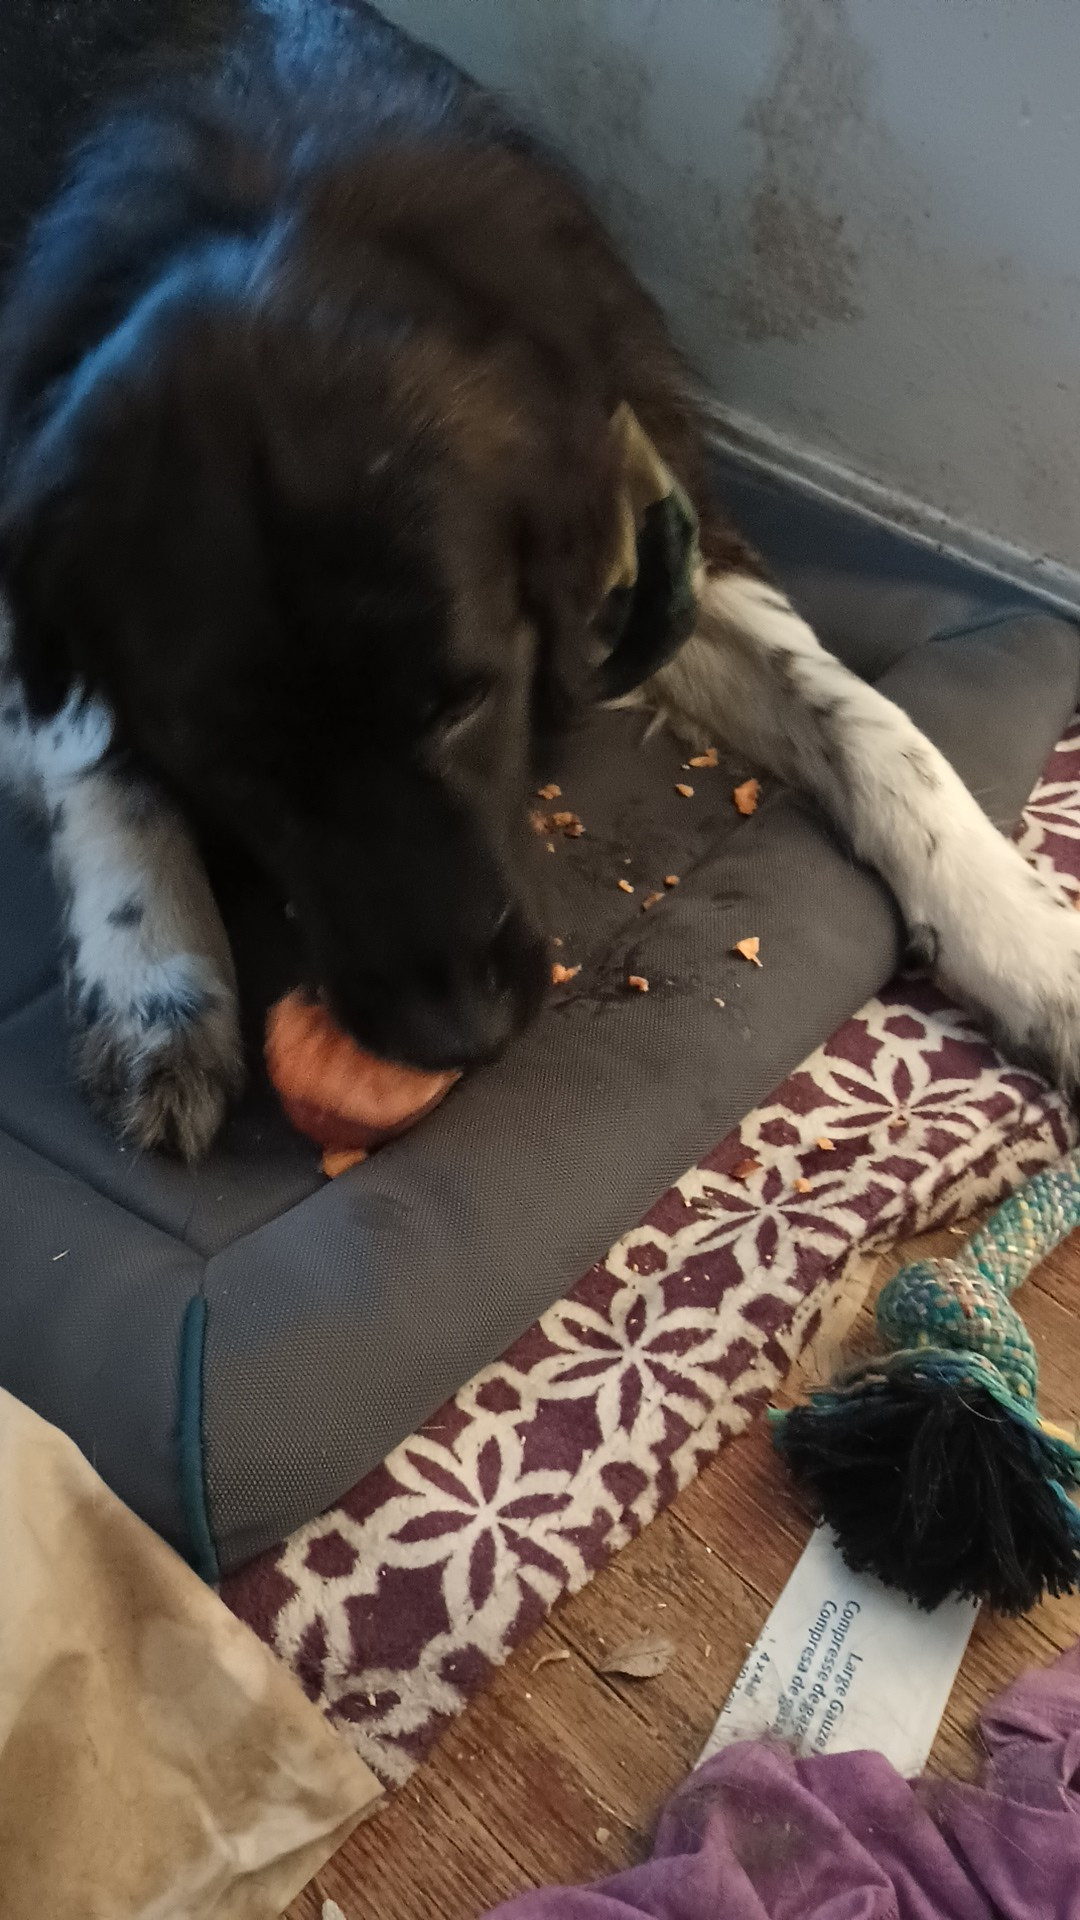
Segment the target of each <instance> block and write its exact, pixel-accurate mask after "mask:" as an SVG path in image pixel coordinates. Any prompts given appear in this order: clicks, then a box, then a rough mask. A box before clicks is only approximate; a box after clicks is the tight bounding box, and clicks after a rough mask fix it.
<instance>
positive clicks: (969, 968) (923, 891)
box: [644, 573, 1080, 1088]
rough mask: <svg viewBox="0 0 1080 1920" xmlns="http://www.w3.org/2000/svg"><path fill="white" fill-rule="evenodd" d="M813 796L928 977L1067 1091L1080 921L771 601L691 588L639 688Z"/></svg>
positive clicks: (736, 578)
mask: <svg viewBox="0 0 1080 1920" xmlns="http://www.w3.org/2000/svg"><path fill="white" fill-rule="evenodd" d="M644 698H645V700H646V702H647V704H648V705H650V706H652V707H654V708H655V709H656V710H657V711H658V712H659V713H661V714H662V715H663V716H664V717H665V718H666V719H667V720H668V721H669V722H670V724H671V725H672V726H673V727H674V728H675V729H676V730H677V731H678V732H680V733H681V734H683V735H684V736H685V737H687V738H689V739H693V740H694V741H695V742H697V743H705V742H706V741H712V740H720V739H722V740H726V741H728V742H729V743H730V744H732V745H734V746H736V747H738V748H739V749H740V750H741V751H743V752H745V753H746V754H748V755H749V756H751V757H752V758H753V759H755V760H756V761H758V762H759V763H760V764H761V765H762V766H764V767H766V768H768V769H770V770H771V771H772V772H774V773H776V774H778V775H779V776H780V777H781V778H782V779H784V780H787V781H789V782H791V784H792V785H794V786H797V787H801V788H802V789H803V790H804V791H806V792H809V793H811V794H813V795H814V796H815V797H816V798H817V799H818V800H819V801H820V802H821V804H822V805H823V806H824V807H825V808H826V809H827V811H828V813H829V814H830V815H831V817H832V818H833V820H835V821H836V823H837V824H838V825H839V826H840V827H841V828H842V829H843V830H844V832H845V833H846V835H847V837H848V839H849V840H850V842H851V845H852V846H853V848H854V850H855V852H856V853H857V854H858V855H859V856H860V858H861V859H863V860H865V861H867V862H868V863H869V864H870V865H871V866H874V867H876V868H877V870H878V872H879V873H880V874H881V875H882V876H883V878H884V879H885V880H886V881H887V882H888V884H889V886H890V887H891V888H892V890H893V892H894V894H895V895H896V898H897V900H898V902H899V904H900V908H901V911H902V913H903V915H904V918H905V920H906V922H907V926H908V929H909V931H910V933H911V935H912V939H913V944H915V945H916V946H917V947H918V948H919V949H920V950H921V951H923V952H924V953H925V954H926V955H927V956H928V957H929V958H931V959H932V961H933V964H934V967H935V971H936V974H937V977H938V978H939V979H940V981H941V982H942V984H943V985H944V986H945V987H947V988H948V990H949V991H950V992H952V993H954V994H955V995H956V996H957V997H958V998H959V999H960V1000H962V1001H963V1002H965V1003H966V1004H967V1005H969V1006H971V1007H972V1008H974V1009H976V1010H977V1011H978V1012H980V1013H981V1014H982V1015H983V1016H984V1017H985V1018H986V1020H987V1021H988V1023H989V1025H990V1027H991V1029H992V1031H993V1032H994V1034H995V1036H996V1037H997V1038H998V1039H1000V1041H1001V1044H1002V1046H1003V1047H1004V1048H1005V1050H1006V1051H1008V1052H1010V1053H1012V1054H1014V1055H1018V1056H1019V1057H1021V1058H1027V1059H1032V1060H1035V1061H1037V1062H1038V1063H1039V1064H1040V1065H1041V1066H1042V1067H1043V1068H1045V1069H1046V1070H1047V1071H1048V1072H1049V1073H1050V1074H1051V1075H1052V1076H1053V1078H1054V1079H1055V1080H1056V1081H1057V1082H1058V1083H1059V1084H1061V1085H1062V1086H1065V1087H1068V1088H1075V1087H1076V1086H1077V1085H1078V1083H1080V915H1078V914H1075V913H1072V912H1069V911H1067V910H1065V909H1064V908H1063V906H1062V904H1061V902H1060V901H1059V900H1058V899H1057V898H1055V896H1054V894H1053V893H1052V892H1051V890H1050V889H1049V888H1048V887H1047V886H1046V885H1045V883H1044V882H1043V881H1042V880H1041V879H1040V878H1039V877H1038V876H1037V875H1036V874H1035V873H1033V872H1032V870H1031V869H1030V868H1029V867H1028V866H1027V865H1026V864H1025V862H1024V860H1023V859H1022V857H1021V855H1020V854H1019V853H1018V852H1017V850H1016V848H1015V847H1014V846H1012V845H1011V843H1010V842H1009V841H1008V840H1006V839H1005V838H1004V837H1003V835H1002V834H1000V833H999V832H998V831H997V829H996V828H995V827H994V826H993V825H992V824H991V822H990V821H989V820H988V819H987V817H986V815H985V814H984V813H983V811H982V809H981V808H980V807H979V806H978V804H977V802H976V801H975V800H974V799H973V798H972V796H971V794H970V793H969V792H968V790H967V788H966V787H965V786H964V784H963V782H962V781H961V780H960V779H959V777H958V776H957V774H955V773H954V772H953V770H952V768H951V767H950V766H949V764H948V762H947V761H946V760H945V759H944V758H943V756H942V755H941V754H940V753H939V752H938V751H937V749H936V747H933V746H932V745H931V744H930V742H929V741H928V740H927V739H926V738H925V737H924V735H923V734H921V733H920V732H919V730H918V728H917V727H915V726H914V725H913V724H912V722H911V721H910V720H909V719H908V718H907V717H906V715H905V714H903V713H902V712H901V711H900V709H899V708H898V707H896V706H894V705H893V703H892V702H891V701H890V700H887V699H885V697H884V696H883V695H882V694H879V693H877V692H875V691H874V689H873V688H872V687H869V686H867V685H866V684H865V683H864V682H863V681H862V680H860V679H859V678H858V677H857V676H856V675H855V674H853V673H850V672H849V671H848V669H847V668H846V667H844V666H842V665H841V664H840V662H839V661H838V660H836V659H834V658H833V656H832V655H831V654H829V653H827V652H826V651H825V649H824V648H823V647H822V646H821V645H820V644H819V642H818V641H817V639H816V638H815V636H814V634H813V633H812V632H811V630H810V628H809V627H808V626H807V624H806V622H805V621H804V620H802V619H801V618H800V617H799V615H798V614H797V613H796V612H795V610H794V608H793V607H792V606H791V604H790V602H789V601H788V600H787V599H786V598H785V596H784V595H783V593H781V592H780V591H778V590H777V589H776V588H774V587H772V586H769V585H768V584H766V583H765V582H763V581H760V580H755V579H753V578H751V577H749V576H747V575H743V574H737V573H732V574H718V575H714V576H712V577H711V578H710V579H709V580H708V582H707V583H706V586H705V590H704V595H703V601H702V615H701V619H700V621H699V624H698V629H697V631H696V633H695V634H694V636H693V637H692V638H691V640H690V641H688V643H687V645H686V646H685V647H684V649H683V651H682V652H681V653H680V654H679V655H678V656H677V657H676V658H675V659H674V660H673V661H672V662H671V663H670V665H668V666H666V667H665V668H663V670H662V671H661V672H660V673H658V674H657V675H656V676H655V678H654V679H653V680H652V681H651V682H650V683H649V684H648V686H647V687H646V688H645V689H644Z"/></svg>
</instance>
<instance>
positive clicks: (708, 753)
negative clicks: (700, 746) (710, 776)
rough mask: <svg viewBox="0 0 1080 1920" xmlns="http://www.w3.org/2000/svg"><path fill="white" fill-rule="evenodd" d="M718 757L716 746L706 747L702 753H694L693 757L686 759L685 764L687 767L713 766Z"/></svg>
mask: <svg viewBox="0 0 1080 1920" xmlns="http://www.w3.org/2000/svg"><path fill="white" fill-rule="evenodd" d="M718 759H719V755H718V753H717V751H716V748H715V747H706V749H705V752H704V753H695V755H694V757H693V759H692V760H688V761H687V763H686V764H687V766H688V767H715V765H716V763H717V760H718Z"/></svg>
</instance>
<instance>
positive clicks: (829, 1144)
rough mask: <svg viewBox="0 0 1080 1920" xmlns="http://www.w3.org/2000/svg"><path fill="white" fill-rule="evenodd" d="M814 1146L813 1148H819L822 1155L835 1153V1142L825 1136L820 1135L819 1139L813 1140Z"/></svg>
mask: <svg viewBox="0 0 1080 1920" xmlns="http://www.w3.org/2000/svg"><path fill="white" fill-rule="evenodd" d="M814 1145H815V1147H819V1148H820V1150H821V1152H822V1153H835V1152H836V1141H835V1140H829V1139H828V1138H827V1137H826V1135H825V1134H822V1135H821V1137H820V1139H818V1140H815V1141H814Z"/></svg>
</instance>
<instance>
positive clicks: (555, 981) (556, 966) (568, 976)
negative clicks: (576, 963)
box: [551, 960, 581, 987]
mask: <svg viewBox="0 0 1080 1920" xmlns="http://www.w3.org/2000/svg"><path fill="white" fill-rule="evenodd" d="M580 972H581V968H580V967H564V966H563V964H562V961H561V960H553V961H552V963H551V984H552V986H553V987H565V985H566V983H567V981H568V980H576V979H577V977H578V974H579V973H580Z"/></svg>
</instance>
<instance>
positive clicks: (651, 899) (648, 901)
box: [641, 893, 664, 913]
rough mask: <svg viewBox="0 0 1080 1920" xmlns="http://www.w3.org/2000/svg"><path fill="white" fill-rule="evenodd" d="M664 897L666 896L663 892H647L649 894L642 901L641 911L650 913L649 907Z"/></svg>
mask: <svg viewBox="0 0 1080 1920" xmlns="http://www.w3.org/2000/svg"><path fill="white" fill-rule="evenodd" d="M663 897H664V896H663V894H662V893H647V894H646V895H645V898H644V900H643V901H642V903H641V911H642V913H648V911H649V908H650V907H655V905H656V903H657V901H658V900H662V899H663Z"/></svg>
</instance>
